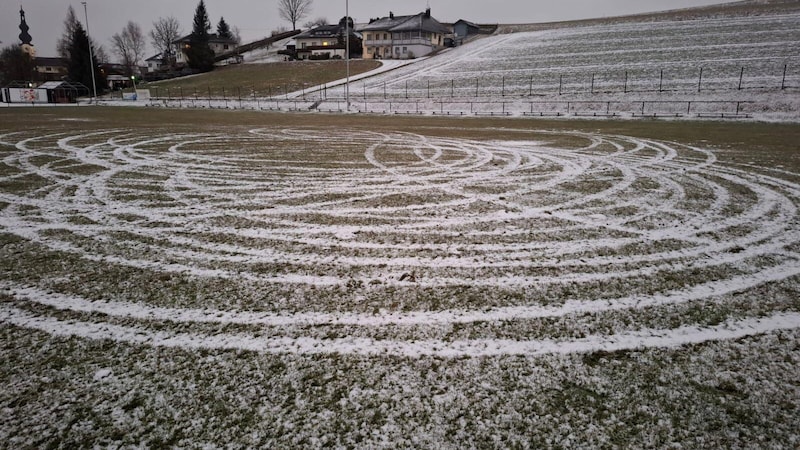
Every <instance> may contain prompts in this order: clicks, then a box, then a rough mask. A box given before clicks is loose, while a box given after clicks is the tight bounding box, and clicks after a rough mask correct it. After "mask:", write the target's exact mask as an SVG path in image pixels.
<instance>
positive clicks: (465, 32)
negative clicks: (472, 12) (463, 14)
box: [453, 19, 481, 39]
mask: <svg viewBox="0 0 800 450" xmlns="http://www.w3.org/2000/svg"><path fill="white" fill-rule="evenodd" d="M480 31H481V27H480V26H479V25H477V24H474V23H472V22H468V21H466V20H464V19H460V20H459V21H458V22H456V23H454V24H453V34H454V35H455V37H456V39H458V38H462V39H463V38H465V37H467V36H472V35H474V34H478V33H480Z"/></svg>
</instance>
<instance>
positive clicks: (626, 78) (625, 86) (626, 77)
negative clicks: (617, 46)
mask: <svg viewBox="0 0 800 450" xmlns="http://www.w3.org/2000/svg"><path fill="white" fill-rule="evenodd" d="M623 91H624V92H625V93H626V94H627V93H628V71H627V70H626V71H625V85H624V87H623Z"/></svg>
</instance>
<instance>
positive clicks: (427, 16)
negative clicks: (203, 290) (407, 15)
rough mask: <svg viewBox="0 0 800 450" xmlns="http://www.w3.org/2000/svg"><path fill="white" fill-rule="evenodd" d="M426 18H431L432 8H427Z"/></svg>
mask: <svg viewBox="0 0 800 450" xmlns="http://www.w3.org/2000/svg"><path fill="white" fill-rule="evenodd" d="M425 18H426V19H430V18H431V9H430V8H428V9H426V10H425Z"/></svg>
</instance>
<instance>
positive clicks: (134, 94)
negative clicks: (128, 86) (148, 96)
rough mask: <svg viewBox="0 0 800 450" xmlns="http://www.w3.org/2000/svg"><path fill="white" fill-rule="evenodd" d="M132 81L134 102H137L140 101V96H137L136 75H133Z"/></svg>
mask: <svg viewBox="0 0 800 450" xmlns="http://www.w3.org/2000/svg"><path fill="white" fill-rule="evenodd" d="M131 81H132V82H133V100H134V101H136V100H138V99H139V96H138V95H136V75H131Z"/></svg>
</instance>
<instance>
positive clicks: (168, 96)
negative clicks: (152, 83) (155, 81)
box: [167, 88, 172, 102]
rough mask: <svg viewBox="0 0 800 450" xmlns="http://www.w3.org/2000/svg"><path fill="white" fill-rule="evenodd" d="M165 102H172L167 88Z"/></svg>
mask: <svg viewBox="0 0 800 450" xmlns="http://www.w3.org/2000/svg"><path fill="white" fill-rule="evenodd" d="M167 101H168V102H171V101H172V95H170V93H169V88H167Z"/></svg>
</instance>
